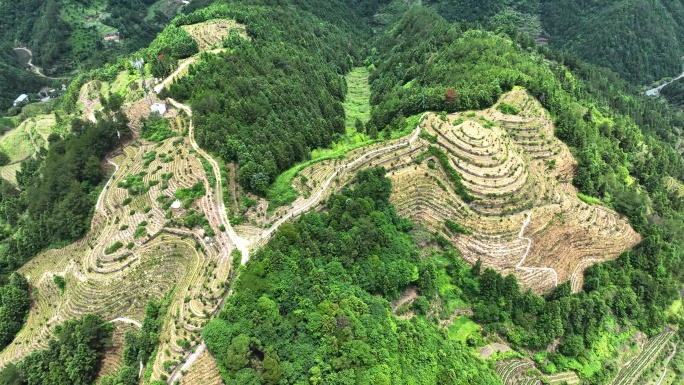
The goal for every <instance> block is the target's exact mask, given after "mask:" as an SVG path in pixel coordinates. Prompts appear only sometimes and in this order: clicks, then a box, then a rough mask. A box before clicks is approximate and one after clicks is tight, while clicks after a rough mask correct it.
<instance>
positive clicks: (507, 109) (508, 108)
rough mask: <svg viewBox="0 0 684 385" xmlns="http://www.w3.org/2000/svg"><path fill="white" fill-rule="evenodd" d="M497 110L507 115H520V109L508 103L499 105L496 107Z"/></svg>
mask: <svg viewBox="0 0 684 385" xmlns="http://www.w3.org/2000/svg"><path fill="white" fill-rule="evenodd" d="M496 109H497V110H499V111H501V112H503V113H504V114H506V115H518V114H519V113H520V110H519V109H518V107H516V106H514V105H512V104H509V103H506V102H501V103H499V105H498V106H496Z"/></svg>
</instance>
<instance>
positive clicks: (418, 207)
mask: <svg viewBox="0 0 684 385" xmlns="http://www.w3.org/2000/svg"><path fill="white" fill-rule="evenodd" d="M499 103H505V104H502V106H509V109H507V108H500V109H502V110H505V111H507V112H509V111H510V112H517V114H515V115H513V114H505V113H503V112H501V111H500V110H499V109H498V107H499V105H500V104H497V105H496V106H494V107H492V108H490V109H488V110H485V111H475V112H463V113H459V114H452V115H442V116H440V115H437V114H434V113H430V114H427V115H425V116H424V119H422V121H421V124H420V125H421V128H422V133H421V135H420V139H418V140H416V141H415V142H412V141H410V142H406V139H399V140H396V141H393V142H392V141H391V142H386V143H378V144H374V145H372V146H369V147H364V148H360V149H358V150H355V151H352V152H350V153H348V154H347V159H350V160H352V161H353V162H348V161H347V160H345V159H331V160H326V161H322V162H319V163H315V164H313V165H311V166H309V167H307V168H305V169H303V170H301V171H300V172H299V177H298V178H295V183H294V184H293V185H294V187H295V188H297V189H298V190H299V191H300V193H301V194H302V196H301V197H300V198H299V199H298V200H296V201H295V202H293V204H292V205H291V206H290V208H296V207H298V206H301V205H302V204H303V202H305V201H307V200H309V199H310V198H309V197H310V196H314V194H316V192H317V191H320V190H321V186H323V185H324V184H325V183H326V180H327V179H329V178H330V179H331V180H330V186H331V189H333V190H334V189H336V188H341V187H342V186H343V185H344V184H345V181H348V180H349V179H350V178H351V176H353V174H354V172H355V171H356V170H358V169H361V168H366V167H375V166H379V165H382V166H384V167H385V168H386V169H387V170H388V171H389V177H390V179H392V185H393V194H392V202H393V203H394V205H395V206H396V207H397V210H398V212H399V213H400V214H401V215H404V216H408V217H410V218H411V219H413V220H414V221H417V222H420V223H423V224H425V225H426V226H427V227H428V228H430V229H432V230H439V231H441V232H443V234H444V235H445V236H446V237H447V238H448V239H449V240H450V241H451V242H453V244H454V245H455V246H457V248H458V249H459V250H460V251H461V253H462V254H463V256H464V257H465V258H466V259H467V260H468V261H469V262H471V263H474V262H476V261H477V260H478V259H481V260H482V262H483V265H484V266H491V267H493V268H495V269H496V270H497V271H499V272H501V273H502V274H509V273H513V274H515V275H516V276H517V278H518V280H519V281H520V282H521V284H522V285H523V286H524V287H528V288H532V289H533V290H535V291H537V292H543V291H547V290H549V289H550V288H552V287H553V286H555V285H557V284H558V283H562V282H565V281H567V280H571V281H572V287H573V290H574V291H577V290H579V289H580V288H581V287H582V272H583V271H584V269H585V268H586V267H587V266H589V265H591V264H593V263H596V262H598V261H602V260H609V259H613V258H616V257H617V256H618V255H619V254H620V253H621V252H622V251H624V250H626V249H629V248H631V247H632V246H634V245H635V244H637V243H638V242H639V240H640V237H639V235H638V234H637V233H636V232H635V231H634V230H633V229H632V228H631V227H630V226H629V224H628V223H627V221H626V220H625V219H623V218H620V216H619V215H618V214H616V213H615V212H614V211H612V210H610V209H608V208H605V207H603V206H601V205H590V204H587V203H585V202H584V201H582V200H580V199H579V198H578V196H577V193H578V192H577V189H576V188H575V187H573V186H572V183H571V182H572V178H573V175H574V169H575V167H576V162H575V160H574V159H573V157H572V154H571V153H570V151H569V149H568V148H567V146H565V145H564V144H563V143H562V142H560V141H559V140H558V139H556V138H555V137H554V134H553V125H552V122H551V118H550V116H549V115H548V113H547V112H546V111H545V110H544V109H543V108H542V107H541V105H540V104H539V103H538V102H537V101H536V100H535V99H534V98H532V97H531V96H530V95H528V94H527V93H526V92H525V91H524V90H521V89H518V90H514V91H512V92H510V93H507V94H506V95H504V96H503V97H502V99H501V100H500V102H499ZM510 106H512V107H513V109H510ZM516 110H517V111H516ZM331 175H333V176H334V177H331ZM459 176H460V177H459ZM282 210H283V211H287V209H282ZM261 215H262V216H263V215H264V213H263V212H262V213H261ZM281 215H283V213H282V212H281V211H276V213H275V216H274V217H272V218H273V220H275V219H277V217H279V216H281ZM284 215H285V216H287V214H284ZM447 221H449V223H447ZM267 223H268V222H267Z"/></svg>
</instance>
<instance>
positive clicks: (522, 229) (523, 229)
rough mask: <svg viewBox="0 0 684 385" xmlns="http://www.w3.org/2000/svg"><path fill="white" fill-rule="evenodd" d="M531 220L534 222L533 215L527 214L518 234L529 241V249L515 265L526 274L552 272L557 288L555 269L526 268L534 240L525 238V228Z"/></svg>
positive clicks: (519, 237)
mask: <svg viewBox="0 0 684 385" xmlns="http://www.w3.org/2000/svg"><path fill="white" fill-rule="evenodd" d="M530 220H532V213H528V214H527V219H525V222H524V223H523V225H522V227H521V228H520V232H519V233H518V239H522V240H523V241H527V248H526V249H525V255H523V257H522V259H521V260H520V262H518V264H516V265H515V268H516V269H518V270H522V271H526V272H531V271H537V270H542V271H550V272H551V273H553V278H554V284H553V286H554V287H556V286H558V273H557V272H556V270H555V269H552V268H550V267H524V266H523V263H525V259H527V255H528V254H529V253H530V248H531V247H532V239H530V238H527V237H523V233H524V232H525V228H526V227H527V225H529V224H530Z"/></svg>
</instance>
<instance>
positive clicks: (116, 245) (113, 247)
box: [104, 241, 123, 255]
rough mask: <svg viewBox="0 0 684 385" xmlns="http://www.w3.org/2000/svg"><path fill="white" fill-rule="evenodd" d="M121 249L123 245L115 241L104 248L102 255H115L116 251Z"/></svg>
mask: <svg viewBox="0 0 684 385" xmlns="http://www.w3.org/2000/svg"><path fill="white" fill-rule="evenodd" d="M122 247H123V243H121V242H120V241H116V242H114V244H113V245H111V246H109V247H108V248H106V249H105V251H104V253H105V254H106V255H109V254H112V253H115V252H116V251H117V250H119V249H120V248H122Z"/></svg>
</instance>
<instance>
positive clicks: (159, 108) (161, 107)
mask: <svg viewBox="0 0 684 385" xmlns="http://www.w3.org/2000/svg"><path fill="white" fill-rule="evenodd" d="M150 110H151V111H152V112H156V113H158V114H159V115H164V114H165V113H166V103H154V104H153V105H151V106H150Z"/></svg>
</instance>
